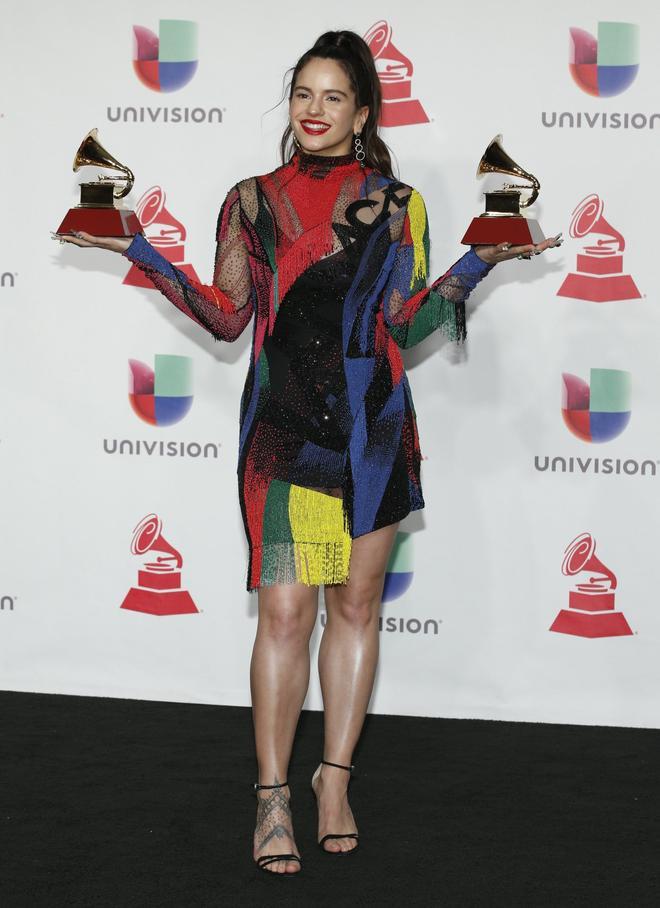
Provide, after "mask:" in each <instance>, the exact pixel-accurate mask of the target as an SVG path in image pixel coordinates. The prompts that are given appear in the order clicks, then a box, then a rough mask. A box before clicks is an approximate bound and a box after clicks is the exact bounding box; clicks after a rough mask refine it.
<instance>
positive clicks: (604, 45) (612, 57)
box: [568, 22, 639, 98]
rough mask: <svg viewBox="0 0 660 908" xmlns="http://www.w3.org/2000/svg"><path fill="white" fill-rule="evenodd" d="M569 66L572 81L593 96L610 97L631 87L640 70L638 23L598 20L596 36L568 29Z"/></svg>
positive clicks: (575, 29) (581, 30)
mask: <svg viewBox="0 0 660 908" xmlns="http://www.w3.org/2000/svg"><path fill="white" fill-rule="evenodd" d="M569 33H570V41H569V57H568V68H569V70H570V73H571V75H572V76H573V81H574V82H575V84H576V85H577V86H578V87H579V88H581V89H582V91H584V92H586V93H587V94H588V95H593V96H594V97H596V98H611V97H613V96H614V95H620V94H621V93H622V92H624V91H626V89H628V88H630V86H631V85H632V83H633V82H634V81H635V79H636V78H637V73H638V71H639V26H638V25H633V24H632V23H631V22H599V23H598V38H595V37H594V36H593V35H592V34H590V32H587V31H584V29H582V28H574V27H573V28H570V29H569Z"/></svg>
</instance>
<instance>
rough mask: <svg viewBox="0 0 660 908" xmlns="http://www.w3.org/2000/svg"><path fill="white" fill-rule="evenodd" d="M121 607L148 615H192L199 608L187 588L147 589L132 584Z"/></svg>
mask: <svg viewBox="0 0 660 908" xmlns="http://www.w3.org/2000/svg"><path fill="white" fill-rule="evenodd" d="M120 608H125V609H129V610H130V611H132V612H146V614H148V615H190V614H193V613H197V612H198V611H199V609H198V608H197V606H196V605H195V603H194V602H193V601H192V597H191V595H190V593H189V592H188V591H187V590H145V589H142V588H141V587H136V586H132V587H131V588H130V590H129V591H128V594H127V596H126V598H125V599H124V601H123V602H122V604H121V606H120Z"/></svg>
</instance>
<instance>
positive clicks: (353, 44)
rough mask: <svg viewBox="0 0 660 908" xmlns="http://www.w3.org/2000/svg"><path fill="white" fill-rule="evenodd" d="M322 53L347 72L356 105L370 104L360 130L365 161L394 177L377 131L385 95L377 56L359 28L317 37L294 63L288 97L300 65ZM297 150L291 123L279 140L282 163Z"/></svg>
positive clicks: (385, 146) (293, 86)
mask: <svg viewBox="0 0 660 908" xmlns="http://www.w3.org/2000/svg"><path fill="white" fill-rule="evenodd" d="M319 57H320V58H322V59H325V60H336V61H337V63H339V64H340V66H341V67H342V68H343V69H344V71H345V73H346V75H347V76H348V80H349V82H350V83H351V88H352V89H353V91H354V92H355V101H356V105H357V107H366V106H368V107H369V116H368V117H367V120H366V122H365V124H364V126H363V127H362V132H361V139H362V145H363V147H364V152H365V155H366V157H365V159H364V163H365V164H367V165H368V166H369V167H373V168H375V169H376V170H378V171H380V172H381V173H382V174H384V175H385V176H387V177H392V176H393V174H392V160H391V158H390V152H389V149H388V147H387V145H386V144H385V142H383V140H382V139H381V138H380V136H379V135H378V120H379V119H380V108H381V103H382V96H381V90H380V81H379V79H378V73H377V72H376V66H375V64H374V58H373V56H372V54H371V51H370V50H369V45H368V44H367V42H366V41H365V40H364V38H361V37H360V35H358V34H356V32H350V31H340V32H324V34H322V35H321V37H320V38H318V39H317V40H316V43H315V44H314V46H313V47H311V48H310V49H309V50H308V51H306V52H305V53H304V54H303V55H302V57H301V58H300V59H299V60H298V62H297V63H296V65H295V66H294V67H293V73H292V76H291V83H290V85H289V101H290V100H291V98H292V97H293V90H294V88H295V85H296V79H297V78H298V75H299V73H300V71H301V69H302V68H303V67H304V66H306V65H307V63H309V61H310V60H313V59H316V58H319ZM295 150H296V146H295V143H294V141H293V130H292V129H291V124H290V123H288V124H287V127H286V129H285V130H284V134H283V135H282V140H281V142H280V154H281V156H282V163H283V164H286V163H287V162H288V161H290V160H291V158H292V157H293V154H294V152H295Z"/></svg>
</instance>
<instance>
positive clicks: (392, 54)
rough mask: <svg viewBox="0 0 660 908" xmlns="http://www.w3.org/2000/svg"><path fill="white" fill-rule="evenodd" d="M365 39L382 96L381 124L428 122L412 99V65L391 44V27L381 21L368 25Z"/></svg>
mask: <svg viewBox="0 0 660 908" xmlns="http://www.w3.org/2000/svg"><path fill="white" fill-rule="evenodd" d="M364 40H365V41H366V42H367V44H368V45H369V50H370V51H371V53H372V54H373V58H374V63H375V64H376V71H377V72H378V78H379V79H380V87H381V91H382V94H383V104H382V111H381V116H380V125H381V126H411V125H413V124H414V123H428V122H429V118H428V116H427V115H426V111H425V110H424V108H423V107H422V105H421V103H420V102H419V101H418V100H417V99H416V98H413V97H412V74H413V65H412V62H411V61H410V60H409V59H408V57H405V56H404V55H403V54H402V53H401V51H400V50H399V49H398V48H397V47H395V46H394V44H392V26H391V25H389V24H388V23H387V22H386V21H385V20H384V19H381V20H380V21H379V22H376V23H375V25H372V26H371V28H370V29H369V31H368V32H367V33H366V35H365V36H364Z"/></svg>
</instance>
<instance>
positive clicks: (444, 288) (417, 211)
mask: <svg viewBox="0 0 660 908" xmlns="http://www.w3.org/2000/svg"><path fill="white" fill-rule="evenodd" d="M429 250H430V240H429V225H428V219H427V216H426V207H425V205H424V200H423V199H422V196H421V195H420V194H419V192H417V190H416V189H413V190H411V192H410V194H409V196H408V203H407V206H406V211H405V215H404V220H403V225H402V229H401V236H400V239H399V244H398V246H397V249H396V253H395V255H394V262H393V265H392V270H391V272H390V274H389V277H388V279H387V283H386V285H385V288H384V290H383V314H384V318H385V324H386V325H387V329H388V330H389V332H390V334H391V335H392V337H393V338H394V340H395V342H396V343H397V345H398V346H399V347H401V348H407V347H413V346H414V345H415V344H418V343H419V342H420V341H422V340H424V338H425V337H427V336H428V335H429V334H431V332H433V331H435V330H436V329H437V328H440V329H441V330H442V331H443V333H444V334H445V335H447V337H449V338H450V339H451V340H457V341H462V340H464V339H465V334H466V330H465V300H466V299H467V297H468V296H469V295H470V293H471V291H472V290H473V289H474V288H475V287H476V285H477V284H478V283H479V281H480V280H482V278H484V277H485V276H486V274H488V272H489V271H490V270H491V269H492V267H493V266H492V265H488V264H487V263H486V262H484V261H483V260H482V259H480V258H479V256H478V255H477V254H476V252H475V251H474V249H473V248H470V250H469V251H468V252H466V253H465V255H463V256H462V257H461V258H460V259H459V260H458V261H457V262H455V263H454V265H452V267H451V268H450V269H449V271H447V272H446V273H445V274H443V275H442V277H439V278H438V279H437V280H436V281H434V282H433V283H432V284H431V285H430V286H427V276H428V263H429Z"/></svg>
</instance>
